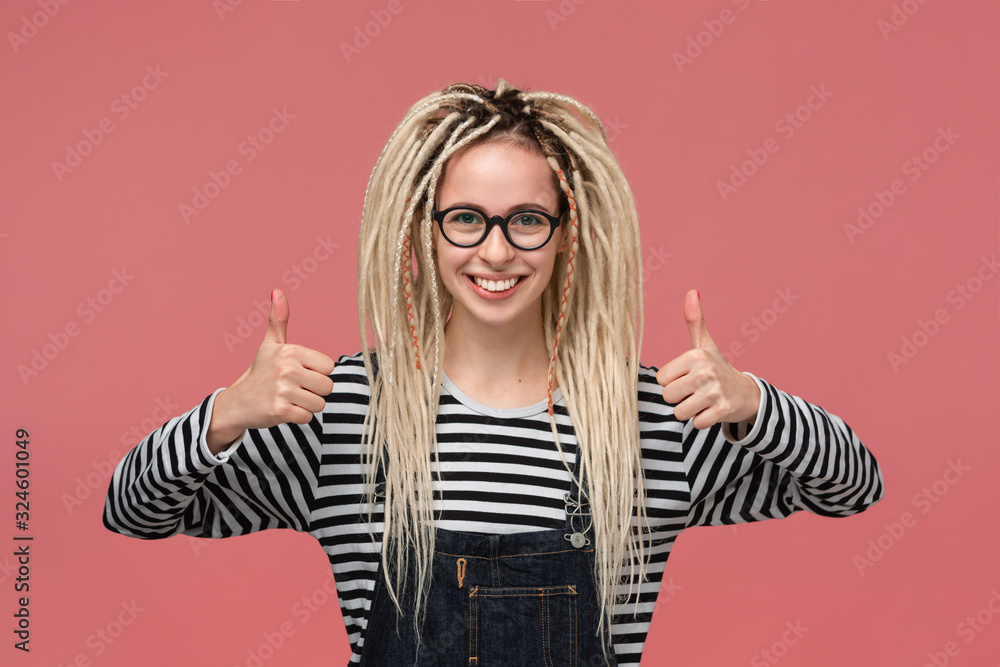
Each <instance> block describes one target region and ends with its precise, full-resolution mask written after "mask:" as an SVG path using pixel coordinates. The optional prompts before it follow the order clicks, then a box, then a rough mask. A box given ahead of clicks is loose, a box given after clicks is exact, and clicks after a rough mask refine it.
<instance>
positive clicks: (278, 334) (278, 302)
mask: <svg viewBox="0 0 1000 667" xmlns="http://www.w3.org/2000/svg"><path fill="white" fill-rule="evenodd" d="M264 342H265V343H287V342H288V297H286V296H285V293H284V292H282V291H281V290H280V289H276V290H274V291H273V292H271V312H270V313H268V315H267V333H266V334H264Z"/></svg>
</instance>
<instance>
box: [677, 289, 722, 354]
mask: <svg viewBox="0 0 1000 667" xmlns="http://www.w3.org/2000/svg"><path fill="white" fill-rule="evenodd" d="M684 319H685V320H686V321H687V327H688V334H689V335H690V337H691V349H692V350H694V349H697V348H699V347H711V346H713V345H715V343H714V342H713V341H712V337H711V336H709V335H708V327H707V326H706V325H705V314H704V313H702V312H701V298H700V295H699V294H698V290H694V289H693V290H688V293H687V296H686V297H685V298H684Z"/></svg>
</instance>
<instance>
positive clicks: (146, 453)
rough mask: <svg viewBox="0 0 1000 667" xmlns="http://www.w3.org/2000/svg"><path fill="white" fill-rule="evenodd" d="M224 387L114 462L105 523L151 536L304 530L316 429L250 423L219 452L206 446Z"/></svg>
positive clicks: (317, 439) (318, 426)
mask: <svg viewBox="0 0 1000 667" xmlns="http://www.w3.org/2000/svg"><path fill="white" fill-rule="evenodd" d="M222 391H223V390H221V389H220V390H217V391H215V392H214V393H213V394H211V395H210V396H208V397H207V398H205V400H204V401H202V402H201V404H200V405H198V406H197V407H195V408H194V409H192V410H190V411H189V412H187V413H185V414H183V415H181V416H179V417H175V418H173V419H171V420H169V421H168V422H167V423H165V424H164V425H163V426H161V427H160V428H158V429H157V430H155V431H153V432H152V433H150V434H149V435H148V436H147V437H146V438H144V439H143V440H142V441H141V442H140V443H139V444H137V445H136V446H135V447H134V448H133V449H132V450H131V451H130V452H129V453H128V454H126V455H125V457H124V458H123V459H122V460H121V462H119V464H118V467H117V468H116V469H115V472H114V475H113V476H112V478H111V483H110V485H109V488H108V495H107V498H106V500H105V506H104V525H105V526H106V527H107V528H108V529H109V530H112V531H114V532H117V533H121V534H122V535H127V536H130V537H138V538H143V539H158V538H164V537H169V536H171V535H176V534H185V535H191V536H195V537H227V536H230V535H244V534H247V533H251V532H254V531H257V530H263V529H265V528H293V529H295V530H299V531H306V530H308V529H309V519H310V513H311V506H312V502H313V498H314V497H315V489H316V483H317V482H316V480H317V473H318V469H319V447H320V435H321V433H322V427H321V424H320V421H319V420H318V419H317V418H316V416H315V415H314V416H313V419H312V420H311V421H310V422H309V423H308V424H305V425H298V424H281V425H278V426H273V427H270V428H267V429H250V430H246V431H244V432H243V434H242V435H241V436H240V437H238V438H236V439H235V440H234V441H232V442H231V443H230V444H229V446H228V447H227V448H225V449H223V450H221V451H220V452H219V454H218V455H215V454H213V453H212V451H211V450H210V448H209V446H208V442H207V439H208V435H209V433H210V429H211V422H212V415H213V410H214V408H215V407H216V402H217V401H218V398H219V396H220V394H221V392H222Z"/></svg>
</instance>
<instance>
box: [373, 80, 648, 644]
mask: <svg viewBox="0 0 1000 667" xmlns="http://www.w3.org/2000/svg"><path fill="white" fill-rule="evenodd" d="M574 111H576V112H578V113H577V114H574ZM489 142H503V143H506V144H512V145H515V146H518V147H521V148H523V149H525V150H528V151H531V152H534V153H537V154H540V155H543V156H544V157H545V159H546V161H547V162H548V164H549V166H550V167H551V168H552V175H553V184H554V185H556V186H557V189H556V192H557V193H561V196H562V201H563V208H564V213H563V214H562V217H563V221H562V224H563V229H564V231H568V233H569V236H570V247H569V251H568V252H562V253H559V254H558V255H557V258H556V263H555V267H554V269H553V273H552V277H551V279H550V281H549V284H548V286H547V287H546V288H545V291H544V293H543V295H542V304H541V307H542V319H543V323H544V331H545V345H546V347H547V349H551V351H552V354H551V357H550V360H549V370H548V397H549V401H548V413H549V422H550V426H551V429H552V436H553V438H554V440H555V444H556V450H557V451H558V453H559V456H560V457H561V458H562V461H563V464H564V465H565V466H566V468H567V470H570V475H572V474H573V472H572V469H571V468H570V466H569V464H568V462H567V460H566V457H565V454H564V452H563V450H562V446H561V444H560V441H559V433H558V430H557V428H556V422H555V416H554V412H553V408H552V383H553V380H555V381H556V383H557V384H558V386H559V387H560V388H561V390H562V393H563V396H564V397H565V401H566V407H567V410H568V412H569V415H570V419H571V420H572V422H573V426H574V430H575V433H576V437H577V442H578V448H577V456H579V457H582V460H581V462H580V465H581V469H580V475H581V478H583V479H578V480H576V481H577V483H578V484H579V485H580V488H581V489H586V492H587V496H588V501H589V503H590V513H591V517H592V521H593V528H594V537H595V558H594V578H595V586H596V590H597V592H598V597H599V602H600V608H601V620H602V622H601V624H600V632H601V633H602V645H604V646H605V648H606V647H607V644H608V643H609V642H608V641H607V640H606V638H605V636H604V635H603V633H604V632H606V631H610V625H611V623H612V621H613V618H614V614H615V606H616V604H618V603H619V602H621V601H624V599H627V598H625V597H623V598H621V599H619V597H618V596H617V594H616V591H617V585H618V583H619V582H623V581H624V580H625V577H624V576H623V569H625V567H626V559H627V566H628V570H629V575H628V581H629V584H630V587H629V591H628V595H631V594H632V588H631V586H632V585H633V584H636V583H639V584H641V582H642V581H645V580H646V565H647V554H646V552H645V544H644V540H643V539H642V534H645V533H647V532H648V530H647V520H646V512H645V480H644V475H643V468H642V454H641V450H640V446H639V423H638V406H637V402H638V384H637V383H638V371H639V351H640V350H641V348H642V299H641V295H642V271H641V245H640V243H639V222H638V214H637V212H636V207H635V201H634V198H633V196H632V191H631V189H630V188H629V185H628V182H627V181H626V179H625V175H624V174H623V172H622V170H621V167H620V166H619V164H618V161H617V160H616V158H615V156H614V154H613V153H612V152H611V150H610V149H609V148H608V146H607V133H606V132H605V130H604V126H603V125H602V124H601V122H600V120H599V119H598V118H597V116H596V115H594V113H593V112H592V111H591V110H590V109H588V108H587V107H585V106H583V105H582V104H580V103H579V102H577V101H576V100H573V99H571V98H569V97H565V96H563V95H556V94H553V93H548V92H522V91H520V90H518V89H516V88H514V87H512V86H511V85H510V84H508V83H507V82H506V81H504V80H503V79H499V80H498V82H497V87H496V90H488V89H486V88H484V87H482V86H477V85H471V84H463V83H456V84H453V85H450V86H448V87H446V88H445V89H444V90H441V91H439V92H434V93H432V94H430V95H428V96H426V97H424V98H423V99H421V100H420V101H418V102H417V103H416V104H414V105H413V106H412V107H411V108H410V110H409V112H408V113H407V114H406V116H405V117H404V118H403V120H402V122H401V123H400V124H399V125H398V126H397V127H396V129H395V131H393V133H392V135H391V136H390V137H389V140H388V142H387V143H386V145H385V147H384V148H383V149H382V152H381V154H380V155H379V157H378V160H377V161H376V163H375V167H374V168H373V169H372V173H371V177H370V178H369V181H368V186H367V188H366V190H365V201H364V210H363V214H362V220H361V234H360V243H359V253H358V323H359V327H360V333H361V340H362V342H363V343H364V349H367V350H369V351H374V352H375V353H376V354H377V365H378V373H377V374H375V373H374V368H373V360H372V359H371V356H370V354H364V355H362V356H363V357H364V359H365V370H366V373H367V375H368V381H369V386H370V387H371V396H372V398H371V402H370V403H369V406H368V410H367V412H366V415H365V420H364V429H363V432H364V442H365V452H366V460H367V462H368V464H369V467H368V476H367V480H366V487H365V493H366V496H365V497H366V498H367V499H368V501H369V504H368V521H369V525H371V520H372V508H373V505H374V486H375V480H376V472H377V469H378V468H379V467H380V466H382V465H386V466H387V471H388V472H387V474H386V485H385V501H384V502H385V506H384V519H383V522H384V523H383V526H384V529H383V537H382V552H381V559H382V560H381V562H382V566H383V571H384V572H386V573H390V572H393V573H394V575H395V576H392V577H389V576H387V578H386V581H387V589H388V592H389V594H390V597H391V598H392V600H393V602H394V603H395V605H396V607H397V609H400V601H399V600H400V597H399V596H400V593H401V589H402V588H403V587H404V586H406V585H407V582H406V573H407V572H408V571H409V570H410V567H411V565H412V566H413V567H414V571H415V576H416V579H417V581H416V588H415V598H414V599H415V604H416V610H414V611H415V612H416V613H414V623H415V626H416V628H417V633H418V637H419V628H420V626H421V624H422V620H423V617H424V611H425V609H424V607H425V604H426V595H427V592H428V587H429V585H430V563H431V558H432V554H433V550H434V512H433V510H432V503H433V492H432V470H431V468H432V465H431V460H432V455H433V458H434V459H435V460H438V459H437V438H436V429H435V422H436V416H437V409H438V401H439V399H440V392H441V367H442V363H443V358H444V346H445V338H444V324H445V322H446V320H447V316H448V313H449V312H450V308H451V296H450V295H449V294H448V293H447V291H446V290H445V288H444V285H443V283H442V282H441V279H440V277H439V275H438V273H437V269H436V265H435V251H434V247H433V241H432V234H433V232H432V229H433V227H432V226H433V224H434V222H433V220H432V217H431V213H432V208H433V206H434V201H435V198H434V195H435V189H436V187H437V183H438V179H439V178H440V177H441V174H442V173H443V170H444V168H445V165H446V163H447V161H448V159H449V158H450V157H451V156H453V155H454V154H455V153H456V152H457V151H459V150H462V149H465V148H470V147H472V146H475V145H479V144H484V143H489ZM414 261H415V262H416V267H414V265H413V262H414ZM369 332H370V333H371V335H372V336H373V337H374V342H372V341H371V340H370V338H369ZM437 476H438V477H437V478H438V480H440V479H441V470H440V460H438V466H437ZM584 480H586V481H585V483H586V486H584ZM633 520H635V521H633ZM409 547H413V553H414V558H415V561H416V562H415V563H410V562H409ZM636 603H637V604H636V609H635V610H636V612H637V611H638V595H636ZM400 611H402V610H401V609H400Z"/></svg>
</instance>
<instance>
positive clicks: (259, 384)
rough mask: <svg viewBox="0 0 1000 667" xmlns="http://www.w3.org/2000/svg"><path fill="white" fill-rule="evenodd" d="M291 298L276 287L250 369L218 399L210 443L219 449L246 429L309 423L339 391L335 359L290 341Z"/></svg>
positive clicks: (213, 450)
mask: <svg viewBox="0 0 1000 667" xmlns="http://www.w3.org/2000/svg"><path fill="white" fill-rule="evenodd" d="M288 313H289V309H288V299H287V297H286V296H285V294H284V292H282V291H281V290H279V289H276V290H274V292H272V296H271V312H270V314H269V315H268V317H267V333H266V334H265V335H264V342H262V343H261V344H260V348H259V349H258V350H257V356H256V357H255V358H254V360H253V363H252V364H251V365H250V368H248V369H247V370H246V372H245V373H243V375H241V376H240V378H239V379H238V380H237V381H236V382H234V383H233V384H232V386H230V387H229V388H228V389H225V390H223V391H222V392H221V393H219V395H218V396H216V397H215V404H214V406H213V408H212V418H211V421H210V423H209V432H208V436H207V443H208V446H209V449H210V450H211V451H212V452H214V453H218V452H220V451H222V449H224V448H225V445H226V444H227V443H231V442H232V441H233V440H234V439H235V438H236V437H238V436H239V434H240V433H242V432H243V431H245V430H246V429H251V428H256V429H260V428H270V427H271V426H276V425H278V424H286V423H289V422H291V423H294V424H308V423H309V421H310V420H311V419H312V416H313V413H316V412H322V411H323V408H324V406H325V405H326V400H325V398H324V397H325V396H326V395H327V394H329V393H330V392H332V391H333V380H332V379H330V377H329V375H330V373H332V372H333V367H334V361H333V359H331V358H330V357H328V356H327V355H325V354H323V353H322V352H317V351H316V350H310V349H309V348H307V347H302V346H301V345H293V344H290V343H289V342H288Z"/></svg>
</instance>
